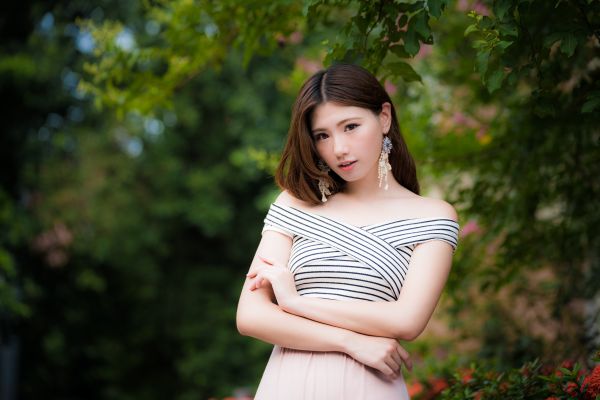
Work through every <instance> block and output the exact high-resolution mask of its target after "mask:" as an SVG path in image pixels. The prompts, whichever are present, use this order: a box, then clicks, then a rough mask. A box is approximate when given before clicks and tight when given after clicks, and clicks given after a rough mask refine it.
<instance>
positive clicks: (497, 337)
mask: <svg viewBox="0 0 600 400" xmlns="http://www.w3.org/2000/svg"><path fill="white" fill-rule="evenodd" d="M11 7H13V9H12V10H10V11H11V12H10V14H3V15H4V16H3V17H2V18H3V24H0V27H1V28H0V29H1V30H2V38H3V40H2V42H3V44H2V47H1V49H0V82H1V85H2V93H3V97H2V102H3V107H1V108H0V113H2V116H3V121H4V127H3V134H2V136H1V139H0V140H1V142H0V163H1V165H2V168H1V175H0V179H1V181H0V182H1V187H0V221H1V222H2V226H3V228H4V229H3V230H2V235H1V236H0V324H1V327H2V330H1V332H2V333H1V335H2V336H0V340H1V341H2V343H3V345H4V344H6V343H14V340H15V338H17V339H16V340H17V341H18V342H19V348H20V349H21V351H20V353H19V364H20V365H19V369H18V372H19V375H18V377H17V378H16V379H18V381H17V386H18V393H19V396H18V397H19V398H24V399H28V398H40V397H44V398H79V397H81V398H111V399H130V398H131V399H152V398H181V399H187V398H207V397H209V396H218V397H224V396H227V395H230V394H231V393H232V392H233V391H234V390H235V389H236V388H243V387H246V388H248V390H249V391H250V392H251V391H252V389H253V387H255V385H256V384H257V383H258V379H259V377H260V374H261V372H262V369H263V367H264V365H265V362H266V358H267V357H268V354H269V351H270V348H271V346H270V345H268V344H265V343H261V342H259V341H256V340H252V339H248V338H244V337H241V336H240V335H239V334H238V333H237V330H236V329H235V308H236V303H237V298H238V296H239V290H240V288H241V284H242V282H243V274H244V273H245V271H246V269H247V267H248V264H249V262H250V260H251V258H252V255H253V252H254V250H255V247H256V245H257V243H258V240H259V236H260V234H259V232H260V227H261V224H262V217H263V215H264V212H265V211H266V209H267V207H268V204H269V203H270V201H272V199H273V198H274V195H275V194H276V189H275V187H274V186H273V183H272V179H271V177H270V175H271V173H272V171H273V170H274V167H275V165H276V163H277V159H278V153H279V151H280V150H281V147H282V144H283V140H284V137H285V134H286V131H287V129H288V124H289V116H290V115H289V114H290V107H291V103H292V101H293V98H294V96H295V94H296V93H297V90H298V88H299V87H300V85H301V84H302V82H303V81H304V80H305V79H306V77H308V76H309V75H310V74H312V73H313V72H315V71H316V70H317V69H318V68H320V67H321V66H322V63H323V64H324V65H329V64H330V63H332V62H334V61H349V62H356V63H360V64H362V65H364V66H365V67H367V68H369V69H370V70H371V71H373V72H374V73H377V75H378V77H380V79H381V81H382V83H384V84H385V86H386V89H387V90H388V91H389V92H390V94H391V95H392V97H393V98H394V100H395V102H396V104H397V109H398V112H399V117H400V121H401V125H402V129H403V132H404V135H405V136H406V140H407V142H408V144H409V148H410V149H411V152H412V153H413V155H414V156H415V158H416V160H417V163H418V167H419V178H420V180H421V182H422V186H423V188H424V189H425V195H428V194H432V195H436V194H437V193H439V194H440V196H443V197H445V198H446V199H447V200H448V201H449V202H451V203H452V204H454V205H455V206H456V208H457V209H458V210H459V213H460V215H461V221H460V222H461V226H462V228H463V232H462V236H461V239H460V245H459V250H458V251H457V253H456V256H455V261H454V267H453V273H452V274H451V276H450V280H449V282H448V285H447V291H446V295H445V296H444V304H445V305H446V308H445V309H446V310H447V317H448V320H449V321H448V324H449V326H450V327H451V328H452V329H454V330H455V331H456V336H455V338H456V340H459V341H460V340H468V339H477V340H478V341H479V343H480V347H479V349H478V351H476V352H475V353H473V354H465V355H464V356H461V357H458V358H459V359H456V358H453V359H451V360H450V361H449V363H450V364H451V365H452V366H453V367H454V366H457V365H460V364H461V363H462V364H466V363H468V362H469V361H470V359H471V358H472V357H479V358H485V359H489V360H490V362H491V363H492V364H493V365H495V366H496V368H500V369H502V368H509V367H513V368H514V367H517V366H519V365H521V364H522V363H525V362H527V361H530V360H532V359H534V358H536V357H541V358H546V359H552V360H554V361H556V360H561V359H563V358H565V357H566V358H570V359H572V358H575V359H577V358H579V359H584V358H585V357H586V356H587V355H588V354H590V350H591V349H592V348H593V347H594V346H599V345H600V343H598V337H599V336H600V334H599V333H598V328H597V326H596V325H595V323H594V321H597V318H598V310H597V309H595V308H594V307H593V305H594V304H595V303H594V298H596V299H597V298H598V290H599V288H598V284H597V282H598V281H600V263H599V261H600V260H599V255H598V249H599V248H600V246H599V244H600V243H598V228H597V227H598V224H599V222H600V221H599V218H600V212H599V211H598V207H597V206H596V203H597V202H596V201H595V199H597V198H598V197H599V196H598V195H599V185H598V180H597V178H596V176H597V175H598V172H599V170H600V168H598V167H599V163H600V157H599V152H598V140H599V137H600V136H599V131H598V126H600V121H599V115H600V113H598V112H597V111H598V109H597V107H598V105H599V104H600V101H598V99H599V98H600V97H599V96H598V93H600V88H599V87H598V85H599V83H598V82H599V81H600V80H598V74H599V71H600V68H599V67H598V59H599V57H600V55H599V43H598V29H599V26H600V21H599V20H598V18H599V17H598V16H599V15H600V13H599V7H600V5H599V3H598V2H594V1H588V0H573V1H559V0H557V1H551V2H548V1H542V0H539V1H536V0H527V1H525V0H512V1H509V0H501V1H493V2H471V1H458V2H449V1H445V0H429V1H414V0H411V1H381V2H367V1H341V0H313V1H304V2H298V1H280V2H272V3H269V4H268V5H266V4H265V3H263V2H258V1H252V2H239V1H233V0H228V1H220V2H207V1H191V0H175V1H145V2H141V3H138V2H128V1H125V2H114V1H109V2H104V3H102V5H97V4H90V3H89V2H84V1H70V2H64V1H58V2H54V3H51V4H50V3H46V2H31V3H23V4H15V5H12V6H11ZM7 15H10V17H7ZM536 271H546V272H548V273H549V275H548V276H546V275H544V276H543V278H532V274H534V273H535V272H536ZM536 279H537V280H536ZM540 279H541V280H540ZM507 299H508V300H507ZM520 299H524V300H525V301H526V305H525V306H523V305H521V306H520V307H521V308H522V309H523V307H524V309H528V308H531V309H535V308H536V307H537V306H539V305H540V304H542V303H543V305H544V306H546V307H547V309H549V310H550V313H549V315H542V314H543V312H539V313H536V312H534V313H533V314H534V316H533V318H532V317H531V316H530V317H528V318H521V316H522V315H521V314H517V315H515V313H514V312H513V311H514V310H512V308H513V307H515V305H516V304H517V300H520ZM596 301H597V300H596ZM581 304H585V306H586V307H582V306H581ZM582 309H583V310H587V311H582ZM538 317H539V318H538ZM542 317H543V318H542ZM533 325H541V326H542V327H543V329H544V330H546V329H547V330H551V331H553V333H554V335H553V336H552V335H550V336H547V335H542V334H540V332H539V329H537V330H536V329H534V328H535V327H534V326H533ZM454 345H455V344H454V343H452V342H444V343H437V342H436V343H432V342H426V341H423V342H419V341H417V342H415V343H408V344H407V347H408V348H409V349H410V350H411V351H414V352H417V354H419V353H420V354H425V355H426V356H427V357H426V360H427V361H426V365H425V368H424V371H428V365H431V363H435V362H436V358H435V357H432V356H431V354H433V353H434V351H435V350H436V349H440V348H442V349H445V350H446V351H447V352H449V353H452V349H453V347H454ZM3 348H4V347H3ZM438 361H439V360H438Z"/></svg>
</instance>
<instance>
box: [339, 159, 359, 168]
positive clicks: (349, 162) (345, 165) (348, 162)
mask: <svg viewBox="0 0 600 400" xmlns="http://www.w3.org/2000/svg"><path fill="white" fill-rule="evenodd" d="M355 162H356V160H354V161H347V162H343V163H340V164H338V167H340V168H343V167H348V166H350V165H352V164H354V163H355Z"/></svg>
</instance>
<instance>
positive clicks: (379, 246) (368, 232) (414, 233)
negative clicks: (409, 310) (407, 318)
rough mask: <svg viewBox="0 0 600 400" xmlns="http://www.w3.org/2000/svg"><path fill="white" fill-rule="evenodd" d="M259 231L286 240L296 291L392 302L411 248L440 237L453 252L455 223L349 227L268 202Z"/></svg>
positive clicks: (426, 221) (432, 220)
mask: <svg viewBox="0 0 600 400" xmlns="http://www.w3.org/2000/svg"><path fill="white" fill-rule="evenodd" d="M264 223H265V225H264V228H263V232H264V231H266V230H275V231H278V232H281V233H283V234H285V235H288V236H290V237H291V238H292V249H291V254H290V259H289V263H288V267H289V268H290V269H291V271H292V272H293V274H294V279H295V282H296V288H297V290H298V294H300V295H302V296H312V297H320V298H325V299H333V300H368V301H393V300H397V299H398V296H399V295H400V290H401V288H402V285H403V283H404V279H405V277H406V273H407V271H408V268H409V263H410V258H411V255H412V252H413V250H414V248H415V247H416V246H417V245H418V244H419V243H423V242H426V241H429V240H442V241H445V242H447V243H449V244H450V245H451V246H452V251H453V252H454V251H456V247H457V245H458V232H459V224H458V222H456V221H454V220H451V219H447V218H407V219H396V220H392V221H388V222H383V223H377V224H371V225H364V226H355V225H351V224H348V223H345V222H341V221H337V220H335V219H332V218H329V217H325V216H323V215H319V214H315V213H311V212H307V211H305V210H300V209H298V208H294V207H291V206H286V205H281V204H275V203H273V204H271V206H270V208H269V211H268V213H267V215H266V217H265V219H264Z"/></svg>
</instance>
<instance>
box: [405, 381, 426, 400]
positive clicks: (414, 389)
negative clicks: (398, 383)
mask: <svg viewBox="0 0 600 400" xmlns="http://www.w3.org/2000/svg"><path fill="white" fill-rule="evenodd" d="M422 392H423V385H422V384H421V382H419V381H417V382H415V383H413V384H412V385H410V386H409V387H408V395H409V396H410V397H413V396H416V395H418V394H421V393H422Z"/></svg>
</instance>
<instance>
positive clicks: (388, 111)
mask: <svg viewBox="0 0 600 400" xmlns="http://www.w3.org/2000/svg"><path fill="white" fill-rule="evenodd" d="M379 123H380V124H381V127H382V128H383V132H389V131H390V127H391V126H392V105H391V104H390V103H388V102H387V101H386V102H385V103H383V104H382V105H381V112H380V113H379Z"/></svg>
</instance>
